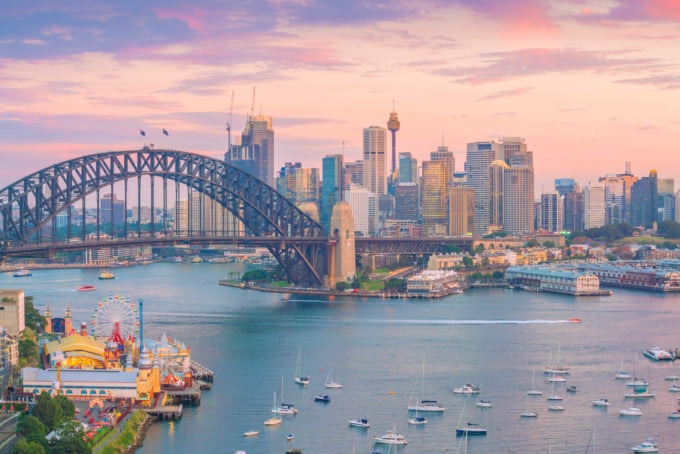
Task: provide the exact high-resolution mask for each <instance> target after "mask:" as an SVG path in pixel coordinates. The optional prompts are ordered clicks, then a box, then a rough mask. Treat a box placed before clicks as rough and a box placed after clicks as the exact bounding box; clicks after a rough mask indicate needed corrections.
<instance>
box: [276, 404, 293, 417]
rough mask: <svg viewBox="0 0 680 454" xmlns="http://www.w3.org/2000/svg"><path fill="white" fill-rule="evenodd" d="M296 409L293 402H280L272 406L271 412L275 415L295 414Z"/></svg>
mask: <svg viewBox="0 0 680 454" xmlns="http://www.w3.org/2000/svg"><path fill="white" fill-rule="evenodd" d="M297 412H298V409H297V408H295V406H294V405H293V404H284V403H283V402H281V404H280V405H278V406H276V407H274V408H272V413H275V414H277V415H297Z"/></svg>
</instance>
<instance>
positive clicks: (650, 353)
mask: <svg viewBox="0 0 680 454" xmlns="http://www.w3.org/2000/svg"><path fill="white" fill-rule="evenodd" d="M642 354H643V355H645V356H646V357H647V358H649V359H653V360H654V361H673V360H674V359H675V358H674V357H673V355H672V354H671V352H669V351H666V350H664V349H663V348H661V347H652V348H650V349H649V350H645V351H644V352H642Z"/></svg>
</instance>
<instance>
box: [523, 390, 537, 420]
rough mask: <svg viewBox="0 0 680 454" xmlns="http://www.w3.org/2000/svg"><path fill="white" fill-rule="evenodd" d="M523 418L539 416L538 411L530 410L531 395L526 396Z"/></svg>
mask: <svg viewBox="0 0 680 454" xmlns="http://www.w3.org/2000/svg"><path fill="white" fill-rule="evenodd" d="M520 416H521V417H522V418H538V413H536V412H535V411H529V396H528V395H527V397H526V407H525V409H524V413H522V414H521V415H520Z"/></svg>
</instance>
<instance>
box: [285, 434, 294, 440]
mask: <svg viewBox="0 0 680 454" xmlns="http://www.w3.org/2000/svg"><path fill="white" fill-rule="evenodd" d="M294 439H295V435H293V434H288V435H286V441H293V440H294Z"/></svg>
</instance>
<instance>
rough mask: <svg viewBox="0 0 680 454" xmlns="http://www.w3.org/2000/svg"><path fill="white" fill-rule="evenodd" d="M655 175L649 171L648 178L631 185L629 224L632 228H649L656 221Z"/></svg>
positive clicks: (654, 171) (654, 172) (653, 171)
mask: <svg viewBox="0 0 680 454" xmlns="http://www.w3.org/2000/svg"><path fill="white" fill-rule="evenodd" d="M657 206H658V204H657V174H656V170H650V172H649V176H648V177H643V178H640V179H639V180H638V181H636V182H635V183H634V184H633V188H632V189H631V194H630V222H631V224H632V225H633V226H634V227H638V226H641V227H645V228H650V227H652V224H653V223H654V222H656V220H657V211H658V210H657Z"/></svg>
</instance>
